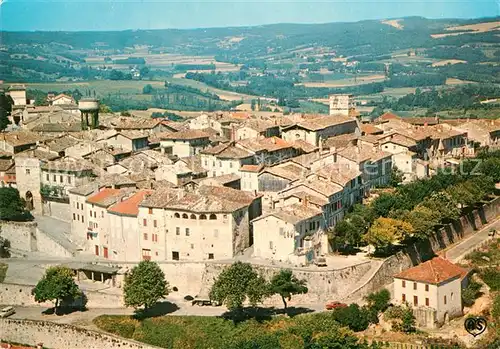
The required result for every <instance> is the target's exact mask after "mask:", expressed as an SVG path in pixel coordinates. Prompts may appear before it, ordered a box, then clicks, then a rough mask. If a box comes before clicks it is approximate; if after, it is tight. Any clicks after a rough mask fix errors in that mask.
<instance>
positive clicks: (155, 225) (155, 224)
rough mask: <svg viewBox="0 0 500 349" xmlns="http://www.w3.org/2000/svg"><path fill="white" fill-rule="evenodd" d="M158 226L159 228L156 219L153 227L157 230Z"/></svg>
mask: <svg viewBox="0 0 500 349" xmlns="http://www.w3.org/2000/svg"><path fill="white" fill-rule="evenodd" d="M157 226H158V224H157V222H156V219H155V220H154V221H153V227H155V228H156V227H157Z"/></svg>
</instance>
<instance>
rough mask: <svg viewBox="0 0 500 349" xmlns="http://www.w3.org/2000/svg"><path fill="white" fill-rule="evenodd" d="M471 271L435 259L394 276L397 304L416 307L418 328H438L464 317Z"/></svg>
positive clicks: (442, 259) (440, 259)
mask: <svg viewBox="0 0 500 349" xmlns="http://www.w3.org/2000/svg"><path fill="white" fill-rule="evenodd" d="M468 273H469V271H468V270H465V269H463V268H461V267H459V266H457V265H455V264H453V263H451V262H450V261H448V260H446V259H444V258H441V257H435V258H433V259H431V260H429V261H427V262H425V263H421V264H419V265H417V266H415V267H413V268H410V269H406V270H404V271H402V272H400V273H399V274H396V275H394V301H395V303H397V304H404V303H407V304H408V305H409V306H411V307H412V309H413V311H414V314H415V317H416V319H417V325H418V326H422V327H438V326H440V325H442V324H443V323H445V322H448V321H449V320H450V319H452V318H454V317H458V316H461V315H462V288H463V287H465V286H466V283H467V277H468Z"/></svg>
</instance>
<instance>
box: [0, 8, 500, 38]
mask: <svg viewBox="0 0 500 349" xmlns="http://www.w3.org/2000/svg"><path fill="white" fill-rule="evenodd" d="M0 4H1V5H0V30H9V31H33V30H44V31H82V30H125V29H165V28H179V29H186V28H208V27H228V26H248V25H262V24H270V23H326V22H353V21H358V20H364V19H385V18H398V17H404V16H423V17H428V18H478V17H494V16H499V15H500V0H436V1H433V0H420V1H417V0H399V1H395V0H383V1H377V0H353V1H350V0H322V1H321V0H320V1H305V0H302V1H293V0H291V1H290V0H288V1H286V0H275V1H265V0H254V1H242V0H227V1H208V0H201V1H200V0H198V1H194V0H184V1H171V0H87V1H85V0H78V1H77V0H66V1H61V0H0Z"/></svg>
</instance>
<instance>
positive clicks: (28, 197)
mask: <svg viewBox="0 0 500 349" xmlns="http://www.w3.org/2000/svg"><path fill="white" fill-rule="evenodd" d="M26 208H27V209H28V211H31V210H33V208H34V205H33V194H31V192H30V191H27V192H26Z"/></svg>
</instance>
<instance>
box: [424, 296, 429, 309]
mask: <svg viewBox="0 0 500 349" xmlns="http://www.w3.org/2000/svg"><path fill="white" fill-rule="evenodd" d="M425 306H426V307H428V306H429V298H426V299H425Z"/></svg>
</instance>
